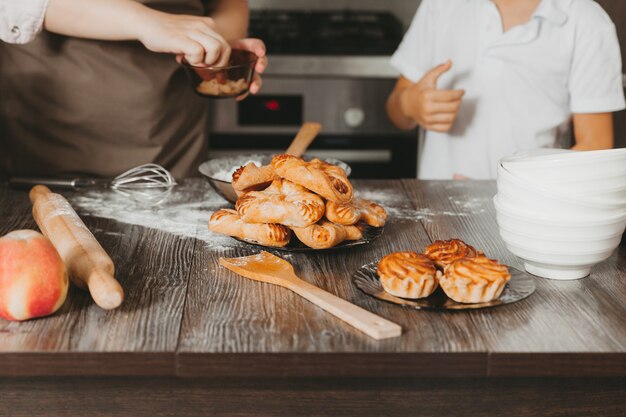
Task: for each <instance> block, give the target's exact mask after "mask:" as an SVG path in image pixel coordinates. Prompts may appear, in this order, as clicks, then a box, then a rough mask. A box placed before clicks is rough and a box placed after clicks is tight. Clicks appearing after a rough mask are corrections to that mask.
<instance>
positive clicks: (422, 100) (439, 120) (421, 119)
mask: <svg viewBox="0 0 626 417" xmlns="http://www.w3.org/2000/svg"><path fill="white" fill-rule="evenodd" d="M450 68H452V61H447V62H446V63H444V64H441V65H439V66H437V67H435V68H433V69H432V70H430V72H428V73H427V74H426V75H424V77H422V79H421V80H420V81H419V82H418V83H417V84H415V85H413V86H411V87H410V88H407V89H406V90H404V91H403V92H402V94H401V96H400V105H401V107H402V110H403V112H404V113H405V115H406V116H408V117H411V118H413V119H414V120H415V121H416V122H417V123H418V124H419V125H420V126H422V127H423V128H424V129H428V130H434V131H436V132H447V131H449V130H450V129H451V128H452V125H453V124H454V120H455V119H456V115H457V113H458V111H459V107H460V106H461V100H462V98H463V95H465V90H438V89H437V80H438V79H439V77H441V76H442V75H443V74H445V73H446V72H448V71H449V70H450Z"/></svg>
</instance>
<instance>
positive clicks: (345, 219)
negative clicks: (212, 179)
mask: <svg viewBox="0 0 626 417" xmlns="http://www.w3.org/2000/svg"><path fill="white" fill-rule="evenodd" d="M232 185H233V188H234V189H235V191H236V192H237V195H238V200H237V203H236V204H235V210H230V209H222V210H219V211H216V212H215V213H213V215H212V216H211V219H210V220H209V229H210V230H211V231H213V232H215V233H220V234H224V235H228V236H233V237H236V238H238V239H241V240H245V241H248V242H252V243H256V244H260V245H263V246H271V247H283V246H286V245H287V244H289V242H290V241H291V239H292V234H293V235H295V236H296V237H297V238H298V240H300V241H301V242H302V243H303V244H305V245H306V246H308V247H310V248H313V249H328V248H332V247H334V246H336V245H338V244H340V243H342V242H344V241H350V240H360V239H362V238H363V231H364V225H369V226H373V227H382V226H383V225H384V224H385V221H386V219H387V213H386V212H385V209H384V208H383V207H382V206H380V205H378V204H376V203H374V202H372V201H368V200H364V199H359V198H353V194H354V190H353V187H352V184H350V181H348V177H347V175H346V172H345V171H344V170H343V169H342V168H340V167H338V166H335V165H331V164H328V163H326V162H324V161H322V160H319V159H313V160H311V161H309V162H306V161H305V160H303V159H301V158H298V157H295V156H291V155H277V156H275V157H274V158H272V161H271V162H270V164H269V165H266V166H260V167H259V166H257V165H256V164H254V163H253V162H251V163H248V164H247V165H245V166H242V167H240V168H239V169H238V170H237V171H235V172H234V174H233V179H232Z"/></svg>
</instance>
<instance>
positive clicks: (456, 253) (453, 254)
mask: <svg viewBox="0 0 626 417" xmlns="http://www.w3.org/2000/svg"><path fill="white" fill-rule="evenodd" d="M424 255H426V256H428V257H429V258H430V259H431V260H432V261H433V262H434V263H435V265H437V267H439V268H440V269H442V270H444V269H445V268H446V267H447V266H448V265H450V264H452V263H454V262H455V261H457V260H459V259H463V258H476V257H479V256H484V255H483V253H482V252H480V251H478V250H476V249H475V248H474V247H473V246H470V245H468V244H467V243H465V242H463V241H462V240H460V239H450V240H436V241H434V242H433V243H431V244H430V245H428V246H426V249H424Z"/></svg>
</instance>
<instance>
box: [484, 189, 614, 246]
mask: <svg viewBox="0 0 626 417" xmlns="http://www.w3.org/2000/svg"><path fill="white" fill-rule="evenodd" d="M493 201H494V205H495V207H496V216H497V221H498V225H499V226H500V227H502V228H505V229H506V230H508V231H511V232H514V233H521V234H527V235H529V236H537V237H539V236H543V237H545V238H546V239H571V240H598V239H607V238H612V237H615V236H621V235H622V234H623V233H624V228H625V227H626V215H619V216H613V217H606V218H603V219H600V220H591V219H579V220H576V221H572V220H569V219H564V218H563V217H562V216H548V215H545V214H542V213H535V212H532V211H524V210H521V209H519V208H518V207H512V206H510V205H508V204H506V203H504V202H502V201H501V199H500V196H496V197H494V200H493Z"/></svg>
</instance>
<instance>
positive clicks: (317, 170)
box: [272, 155, 353, 203]
mask: <svg viewBox="0 0 626 417" xmlns="http://www.w3.org/2000/svg"><path fill="white" fill-rule="evenodd" d="M272 167H273V168H274V172H275V173H276V175H278V176H279V177H281V178H284V179H286V180H289V181H291V182H293V183H295V184H298V185H301V186H303V187H305V188H307V189H309V190H311V191H313V192H314V193H316V194H318V195H320V196H322V197H324V198H325V199H327V200H328V201H335V202H338V203H347V202H349V201H350V200H352V193H353V189H352V184H350V181H348V177H347V176H346V175H345V174H346V173H345V172H344V171H343V170H342V169H341V168H338V167H335V166H334V165H329V164H326V163H323V162H321V163H320V162H316V163H310V162H306V161H304V160H303V159H302V158H298V157H295V156H292V155H277V156H275V157H274V158H273V159H272Z"/></svg>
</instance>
